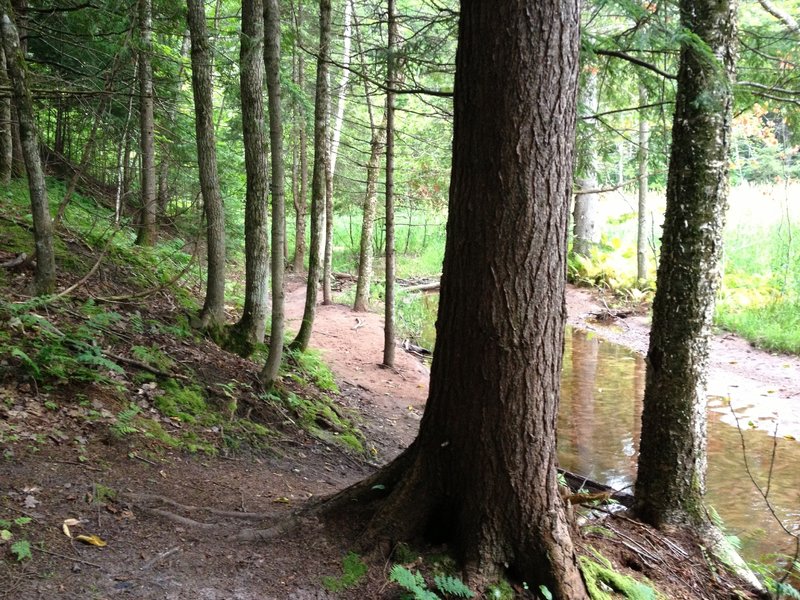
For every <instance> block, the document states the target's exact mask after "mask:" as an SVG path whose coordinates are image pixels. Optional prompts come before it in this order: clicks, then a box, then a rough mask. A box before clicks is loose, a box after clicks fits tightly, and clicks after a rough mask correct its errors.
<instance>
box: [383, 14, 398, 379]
mask: <svg viewBox="0 0 800 600" xmlns="http://www.w3.org/2000/svg"><path fill="white" fill-rule="evenodd" d="M388 20H389V23H388V25H389V32H388V42H389V50H388V54H389V56H388V58H387V61H386V88H387V91H386V202H385V212H386V215H385V217H386V262H385V268H384V270H385V274H386V277H385V280H384V287H385V291H384V298H383V301H384V304H383V364H384V365H386V366H387V367H393V366H394V354H395V352H394V348H395V340H394V329H395V328H394V284H395V256H394V96H395V94H394V92H393V91H392V90H394V89H395V88H396V84H397V58H396V56H395V52H396V51H397V15H396V14H395V1H394V0H388Z"/></svg>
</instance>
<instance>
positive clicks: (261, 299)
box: [229, 0, 272, 356]
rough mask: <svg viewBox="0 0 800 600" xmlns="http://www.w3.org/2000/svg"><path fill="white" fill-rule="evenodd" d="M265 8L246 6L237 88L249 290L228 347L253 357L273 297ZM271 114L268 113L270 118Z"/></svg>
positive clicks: (252, 1) (256, 2)
mask: <svg viewBox="0 0 800 600" xmlns="http://www.w3.org/2000/svg"><path fill="white" fill-rule="evenodd" d="M264 15H265V12H264V3H263V1H262V0H242V34H241V45H240V51H239V63H240V69H239V77H240V79H239V88H240V91H241V97H242V131H243V138H244V166H245V171H246V174H247V191H246V196H245V214H244V247H245V258H244V260H245V290H244V308H243V310H242V317H241V318H240V319H239V322H238V323H236V325H234V326H233V327H232V328H231V332H230V336H229V344H230V345H231V347H232V348H233V349H235V350H236V351H238V352H240V354H242V355H244V356H249V355H250V354H251V353H252V352H253V350H254V348H255V344H256V343H259V344H260V343H261V342H263V341H264V330H265V329H266V324H267V312H268V310H267V297H268V295H269V288H268V286H269V236H268V235H267V221H268V215H267V181H268V179H267V161H266V156H265V154H264V153H265V152H266V128H265V125H264ZM271 117H272V111H270V118H271Z"/></svg>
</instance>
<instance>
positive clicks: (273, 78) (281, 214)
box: [261, 0, 286, 387]
mask: <svg viewBox="0 0 800 600" xmlns="http://www.w3.org/2000/svg"><path fill="white" fill-rule="evenodd" d="M264 64H265V65H266V73H267V92H268V94H269V138H270V145H271V150H272V184H271V185H270V191H271V192H272V319H271V322H270V323H271V325H270V336H269V338H270V339H269V354H268V355H267V362H266V363H265V364H264V368H263V369H262V370H261V381H262V383H263V384H264V385H265V386H267V387H269V386H271V385H272V382H273V381H275V378H276V377H277V376H278V370H279V369H280V366H281V357H282V356H283V333H284V292H283V275H284V269H285V263H284V260H283V244H284V240H285V238H286V206H285V200H284V199H285V196H284V167H283V123H282V117H281V13H280V3H279V1H278V0H266V2H265V4H264Z"/></svg>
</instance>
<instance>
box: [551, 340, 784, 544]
mask: <svg viewBox="0 0 800 600" xmlns="http://www.w3.org/2000/svg"><path fill="white" fill-rule="evenodd" d="M562 377H563V381H562V397H561V408H560V412H559V462H560V465H561V466H562V467H564V468H565V469H568V470H570V471H574V472H576V473H579V474H583V475H586V476H588V477H590V478H592V479H595V480H597V481H600V482H602V483H607V484H609V485H612V486H615V487H623V486H625V485H627V484H628V483H630V482H632V481H633V478H634V475H635V469H636V456H637V452H638V449H639V436H640V435H641V412H642V396H643V394H644V384H645V363H644V359H643V358H642V357H641V356H638V355H634V354H632V353H631V352H629V351H628V350H627V349H625V348H623V347H621V346H617V345H615V344H611V343H608V342H601V341H600V340H598V339H597V338H593V337H590V336H588V335H587V334H586V333H585V332H582V331H578V330H572V331H571V332H568V334H567V336H566V349H565V354H564V371H563V374H562ZM709 416H710V418H709V440H708V460H709V468H708V479H707V481H708V493H707V496H706V499H707V503H708V504H709V505H711V506H713V507H714V508H715V509H716V510H717V512H718V513H719V514H720V515H721V516H722V518H723V520H724V521H725V526H726V528H727V529H728V531H729V532H731V533H734V534H736V535H739V536H740V537H741V538H742V541H743V543H744V547H743V554H744V555H745V557H746V558H752V559H758V558H760V557H761V556H762V555H763V554H766V553H773V552H788V551H790V550H791V549H792V548H793V545H792V544H793V542H792V540H791V539H790V538H789V537H788V536H787V535H786V534H785V533H784V532H783V531H782V529H781V528H780V526H779V525H778V524H777V523H776V522H775V521H774V519H773V518H772V516H771V515H770V514H769V511H768V510H767V509H766V507H765V505H764V502H763V499H762V498H761V496H760V495H759V494H758V491H757V490H756V489H755V488H754V486H753V484H752V483H751V482H750V479H749V477H748V476H747V473H746V471H745V468H744V461H743V459H742V448H741V438H740V436H739V432H738V431H737V430H736V428H735V427H731V426H729V425H726V424H725V423H722V422H721V421H720V415H719V414H717V413H715V412H712V413H711V414H710V415H709ZM747 421H748V419H747V418H746V417H745V418H744V419H743V420H742V421H741V425H742V427H743V428H744V429H745V431H744V435H745V444H746V447H747V460H748V464H749V467H750V471H751V472H752V473H753V476H754V477H755V478H756V481H758V482H759V484H760V485H762V486H766V482H767V479H768V476H769V469H770V459H771V456H772V450H773V438H772V437H771V435H768V433H772V431H769V432H767V431H752V430H749V429H748V428H747ZM664 426H665V427H668V426H669V424H668V423H665V424H664ZM798 464H800V443H798V442H797V441H791V440H785V439H778V441H777V452H776V461H775V465H774V466H773V471H772V483H771V486H770V493H769V498H770V501H771V502H772V504H773V506H774V507H775V509H776V512H777V514H778V515H779V516H781V518H783V519H784V522H785V523H786V524H787V527H788V528H789V529H792V528H794V530H795V531H800V508H798V507H800V470H799V469H797V465H798Z"/></svg>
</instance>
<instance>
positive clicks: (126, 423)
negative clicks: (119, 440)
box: [111, 404, 141, 437]
mask: <svg viewBox="0 0 800 600" xmlns="http://www.w3.org/2000/svg"><path fill="white" fill-rule="evenodd" d="M140 410H141V409H140V408H139V407H138V406H136V405H135V404H131V405H130V406H129V407H128V408H126V409H125V410H123V411H120V412H119V413H118V414H117V422H116V423H114V424H113V425H112V426H111V431H112V432H113V433H114V434H115V435H117V436H119V437H124V436H126V435H128V434H131V433H138V431H139V430H138V429H137V428H136V427H134V426H133V419H134V418H135V417H136V415H138V414H139V411H140Z"/></svg>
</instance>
